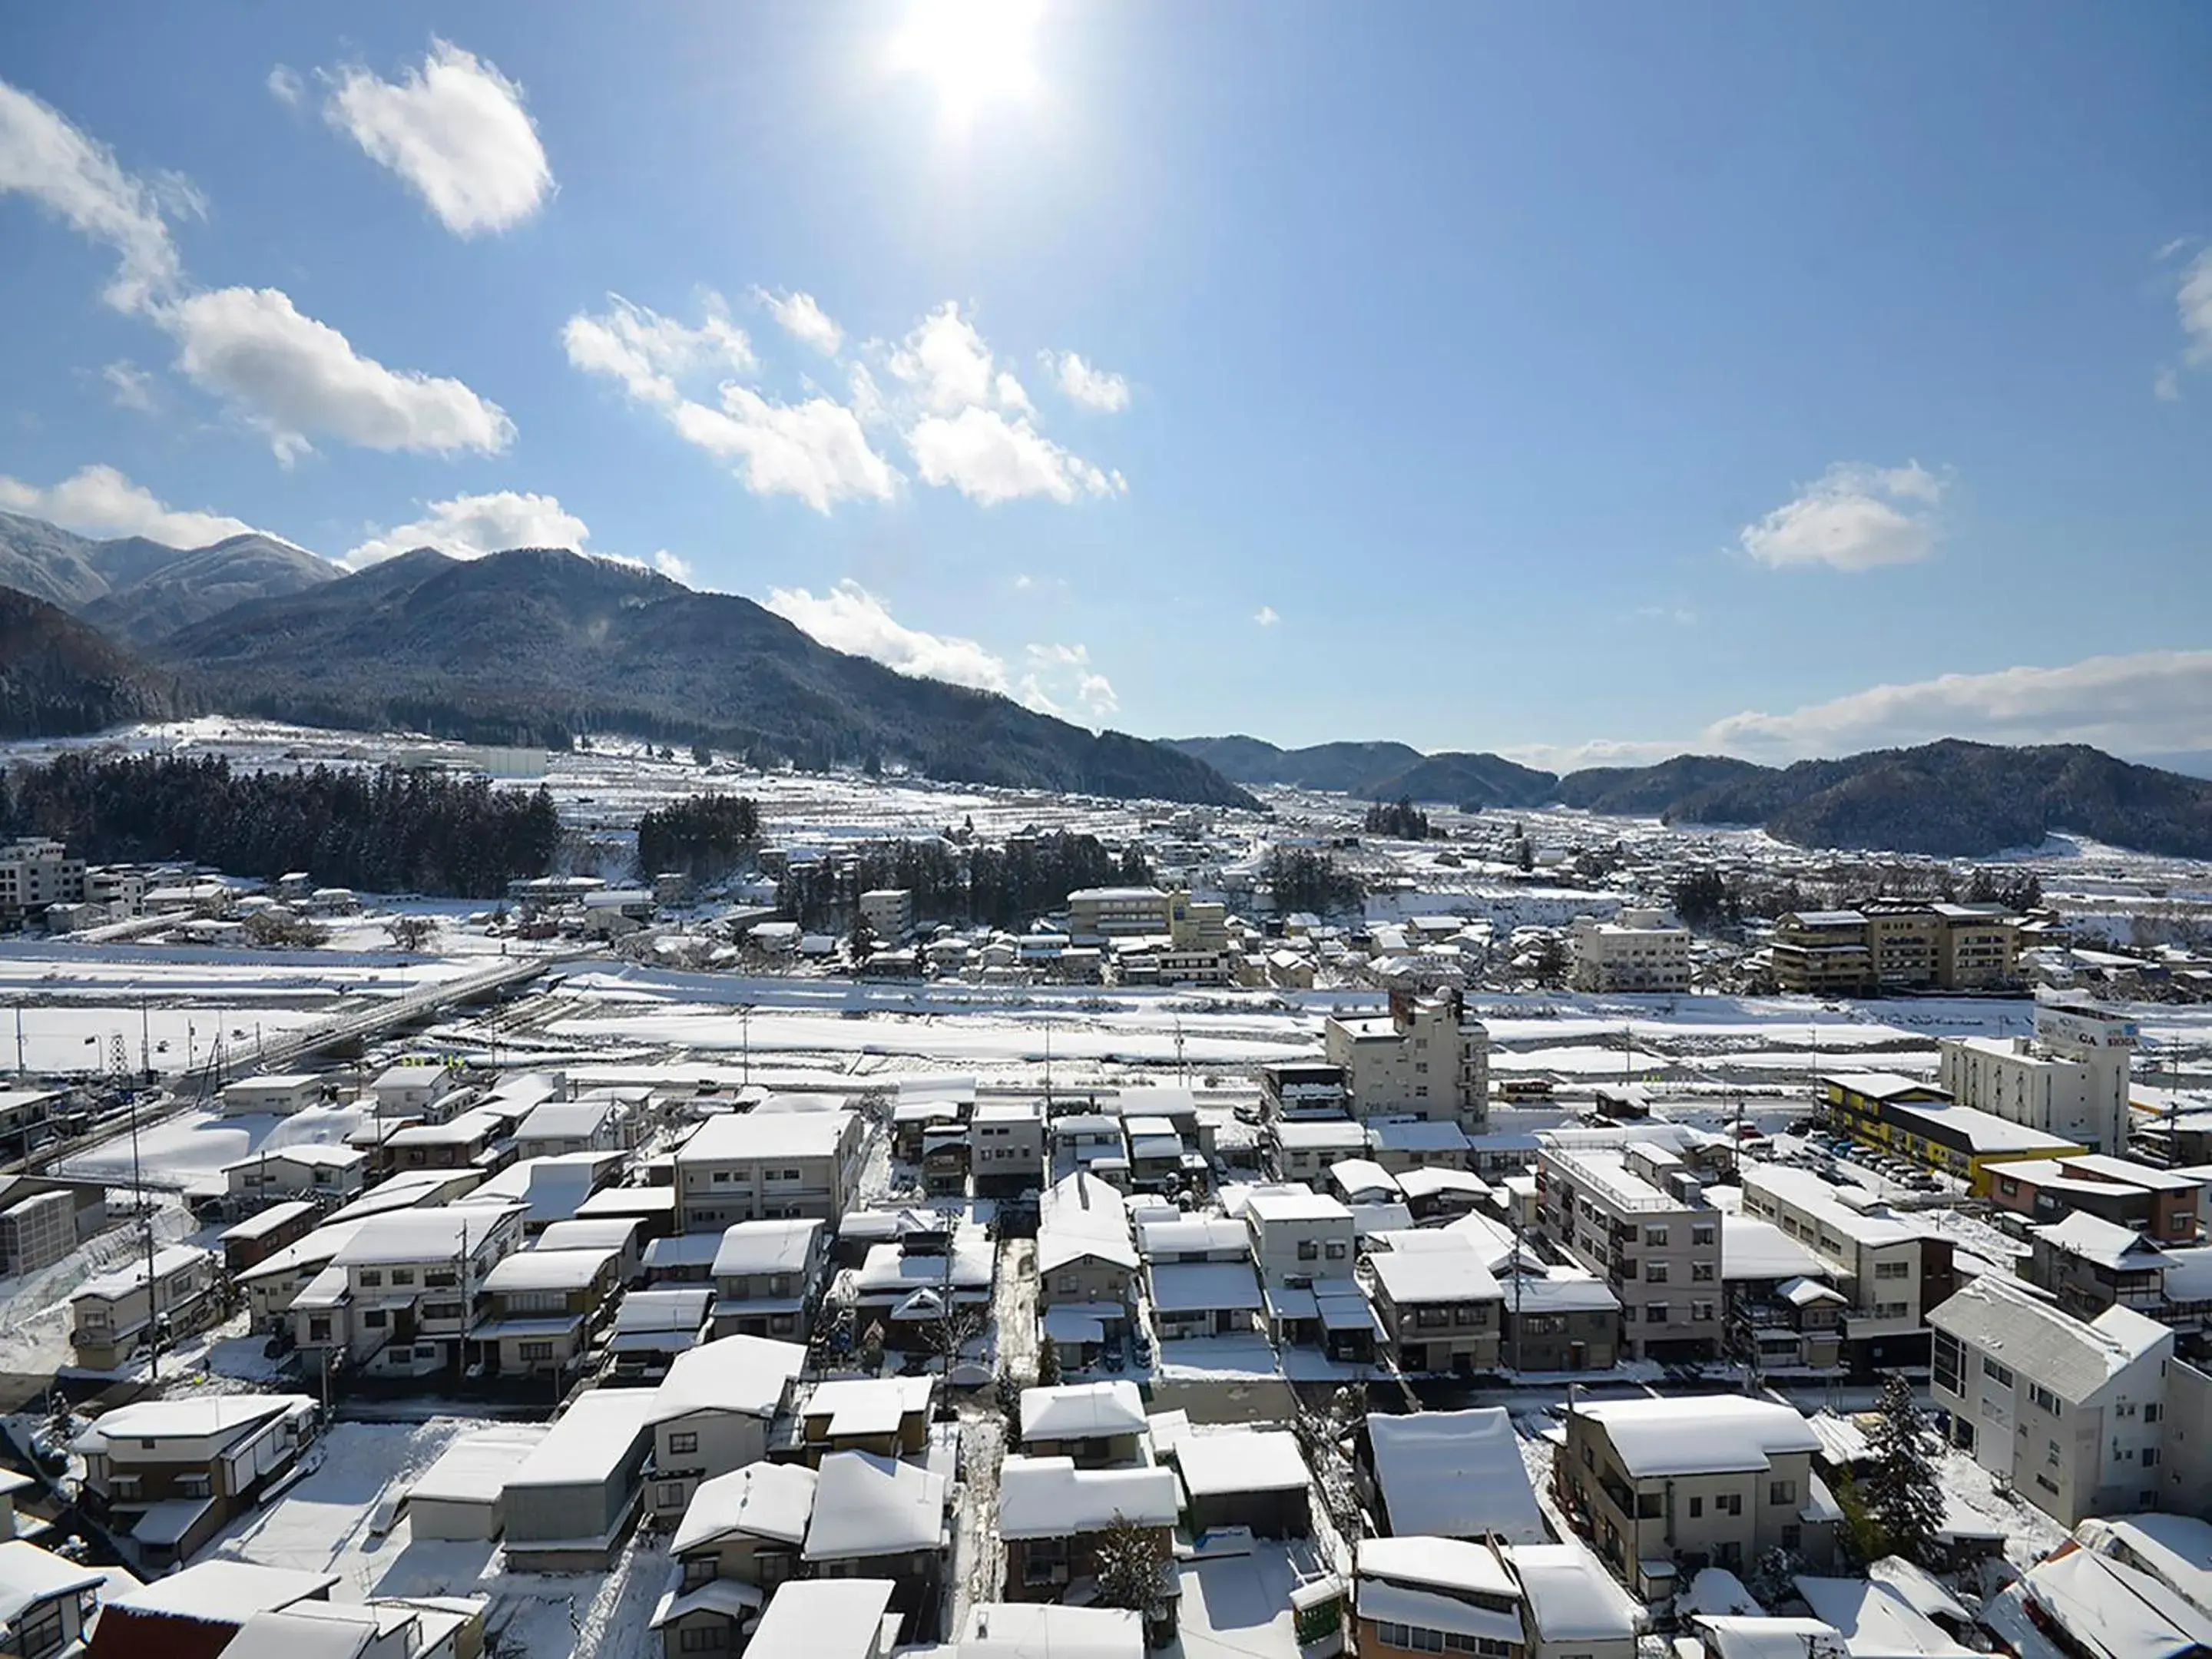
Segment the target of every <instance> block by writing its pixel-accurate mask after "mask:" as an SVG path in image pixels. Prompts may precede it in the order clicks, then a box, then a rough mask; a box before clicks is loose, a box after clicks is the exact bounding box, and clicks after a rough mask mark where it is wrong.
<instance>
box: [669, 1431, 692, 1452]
mask: <svg viewBox="0 0 2212 1659" xmlns="http://www.w3.org/2000/svg"><path fill="white" fill-rule="evenodd" d="M698 1449H699V1437H698V1436H697V1435H696V1434H671V1435H670V1436H669V1437H668V1453H669V1455H670V1456H671V1457H678V1456H681V1455H683V1454H684V1453H685V1452H695V1451H697V1450H698Z"/></svg>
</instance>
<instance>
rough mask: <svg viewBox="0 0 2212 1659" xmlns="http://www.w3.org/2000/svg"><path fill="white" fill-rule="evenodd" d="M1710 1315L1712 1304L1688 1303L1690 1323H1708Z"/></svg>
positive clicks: (1711, 1313) (1711, 1314)
mask: <svg viewBox="0 0 2212 1659" xmlns="http://www.w3.org/2000/svg"><path fill="white" fill-rule="evenodd" d="M1712 1316H1713V1304H1711V1303H1710V1302H1692V1304H1690V1320H1691V1322H1692V1324H1706V1323H1710V1322H1711V1319H1712Z"/></svg>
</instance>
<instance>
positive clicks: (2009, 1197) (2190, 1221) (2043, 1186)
mask: <svg viewBox="0 0 2212 1659" xmlns="http://www.w3.org/2000/svg"><path fill="white" fill-rule="evenodd" d="M2208 1184H2212V1183H2208V1182H2207V1181H2206V1179H2205V1176H2204V1172H2203V1171H2201V1170H2199V1171H2196V1172H2185V1171H2182V1170H2154V1169H2152V1168H2151V1167H2150V1166H2149V1165H2148V1164H2137V1163H2135V1162H2134V1161H2133V1160H2131V1159H2129V1158H2113V1157H2111V1156H2109V1155H2107V1154H2106V1153H2103V1152H2090V1153H2087V1154H2085V1155H2083V1156H2081V1157H2079V1158H2039V1159H2037V1160H2035V1161H2034V1162H2032V1163H2025V1164H2008V1165H2007V1166H2006V1167H2005V1168H2003V1169H2002V1170H1996V1171H1995V1172H1994V1173H1993V1174H1992V1176H1991V1177H1990V1193H1989V1196H1990V1203H1991V1204H1993V1205H1995V1206H1996V1207H1997V1208H1998V1209H2000V1210H2009V1211H2011V1212H2012V1213H2014V1214H2015V1215H2018V1216H2024V1217H2026V1218H2027V1219H2028V1220H2030V1221H2032V1222H2035V1223H2037V1224H2039V1225H2046V1226H2047V1225H2050V1224H2051V1223H2052V1222H2054V1221H2063V1220H2064V1219H2065V1218H2067V1217H2068V1216H2069V1215H2088V1216H2094V1217H2095V1218H2097V1219H2098V1220H2100V1221H2106V1222H2110V1223H2112V1225H2115V1226H2120V1227H2126V1228H2130V1229H2132V1230H2133V1231H2136V1232H2139V1233H2142V1235H2143V1236H2144V1237H2147V1238H2148V1239H2149V1240H2151V1242H2152V1243H2157V1244H2174V1245H2185V1244H2193V1243H2196V1242H2197V1228H2198V1223H2199V1217H2200V1212H2201V1209H2202V1206H2203V1203H2204V1200H2205V1194H2206V1190H2207V1187H2208Z"/></svg>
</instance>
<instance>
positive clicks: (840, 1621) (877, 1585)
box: [745, 1578, 898, 1659]
mask: <svg viewBox="0 0 2212 1659" xmlns="http://www.w3.org/2000/svg"><path fill="white" fill-rule="evenodd" d="M897 1588H898V1586H897V1585H896V1584H894V1583H891V1581H890V1579H888V1578H793V1579H787V1580H786V1581H785V1582H784V1583H781V1584H779V1585H777V1586H776V1591H775V1595H772V1596H770V1597H769V1604H768V1610H767V1611H766V1612H764V1613H762V1614H761V1617H760V1623H759V1624H758V1625H757V1626H754V1627H753V1635H752V1640H751V1641H750V1642H749V1643H747V1644H745V1659H866V1655H868V1654H870V1653H872V1652H874V1651H875V1650H876V1647H877V1644H878V1638H879V1637H880V1635H881V1632H882V1630H883V1624H884V1612H885V1610H886V1609H888V1608H889V1607H890V1603H891V1593H892V1591H894V1590H895V1589H897Z"/></svg>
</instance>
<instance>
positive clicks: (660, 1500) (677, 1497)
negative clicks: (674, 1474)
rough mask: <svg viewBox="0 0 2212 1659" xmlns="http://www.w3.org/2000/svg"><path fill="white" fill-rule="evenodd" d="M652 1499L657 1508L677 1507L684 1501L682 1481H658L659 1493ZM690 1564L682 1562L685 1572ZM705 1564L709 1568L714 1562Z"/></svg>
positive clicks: (668, 1508)
mask: <svg viewBox="0 0 2212 1659" xmlns="http://www.w3.org/2000/svg"><path fill="white" fill-rule="evenodd" d="M683 1502H684V1483H683V1482H682V1481H681V1480H664V1481H662V1482H661V1483H660V1495H659V1497H657V1498H654V1499H653V1504H654V1506H655V1507H656V1508H659V1509H664V1510H672V1509H676V1508H678V1507H679V1506H680V1505H681V1504H683ZM691 1565H692V1564H691V1563H690V1562H688V1561H687V1562H686V1563H684V1567H685V1570H686V1571H687V1573H688V1571H689V1570H690V1566H691ZM706 1565H708V1567H709V1568H711V1567H712V1566H713V1565H714V1563H713V1562H711V1561H709V1562H708V1563H707V1564H706Z"/></svg>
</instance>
